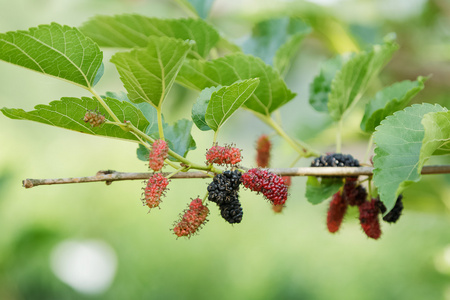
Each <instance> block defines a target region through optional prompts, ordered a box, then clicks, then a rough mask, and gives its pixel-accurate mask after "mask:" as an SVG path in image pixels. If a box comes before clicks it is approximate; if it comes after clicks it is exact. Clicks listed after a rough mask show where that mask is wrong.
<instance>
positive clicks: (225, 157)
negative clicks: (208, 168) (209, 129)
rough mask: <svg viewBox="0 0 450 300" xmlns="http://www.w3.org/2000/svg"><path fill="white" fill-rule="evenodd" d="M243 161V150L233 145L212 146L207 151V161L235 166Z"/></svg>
mask: <svg viewBox="0 0 450 300" xmlns="http://www.w3.org/2000/svg"><path fill="white" fill-rule="evenodd" d="M240 162H241V150H240V149H238V148H234V147H231V146H227V145H226V146H224V147H222V146H218V145H214V146H212V147H211V148H210V149H209V150H208V151H207V152H206V163H207V164H216V165H219V166H220V165H229V166H234V165H236V164H238V163H240Z"/></svg>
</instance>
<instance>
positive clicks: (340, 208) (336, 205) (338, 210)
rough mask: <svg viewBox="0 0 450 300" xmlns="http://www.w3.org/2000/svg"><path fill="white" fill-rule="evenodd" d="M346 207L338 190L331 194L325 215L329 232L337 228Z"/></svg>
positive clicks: (346, 204) (333, 231)
mask: <svg viewBox="0 0 450 300" xmlns="http://www.w3.org/2000/svg"><path fill="white" fill-rule="evenodd" d="M347 207H348V203H347V202H346V201H345V198H344V197H342V195H341V192H340V191H339V192H337V193H336V194H334V195H333V198H332V199H331V202H330V207H329V209H328V215H327V227H328V231H329V232H331V233H335V232H336V231H338V230H339V227H340V226H341V223H342V220H343V219H344V216H345V213H346V212H347Z"/></svg>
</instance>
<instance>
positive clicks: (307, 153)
mask: <svg viewBox="0 0 450 300" xmlns="http://www.w3.org/2000/svg"><path fill="white" fill-rule="evenodd" d="M255 115H256V116H257V117H258V118H260V119H261V121H263V122H264V123H266V124H267V125H269V126H270V127H272V128H273V129H274V130H275V131H276V132H277V133H278V134H279V135H280V136H281V137H282V138H283V139H284V140H285V141H286V142H288V143H289V145H291V147H292V148H294V150H295V151H297V152H298V154H300V155H301V156H302V157H311V156H319V155H320V154H319V153H318V152H316V151H314V150H312V149H311V147H309V146H308V145H306V144H305V143H303V142H301V141H298V140H297V141H294V140H293V139H291V137H289V135H288V134H287V133H286V132H285V131H284V130H283V128H281V126H279V125H278V124H277V123H276V122H275V121H274V120H273V119H272V118H271V117H270V116H268V115H262V114H257V113H255Z"/></svg>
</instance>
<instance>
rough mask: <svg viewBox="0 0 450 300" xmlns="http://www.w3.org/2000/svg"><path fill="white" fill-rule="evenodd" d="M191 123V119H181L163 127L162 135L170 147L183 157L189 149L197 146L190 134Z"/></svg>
mask: <svg viewBox="0 0 450 300" xmlns="http://www.w3.org/2000/svg"><path fill="white" fill-rule="evenodd" d="M193 124H194V123H193V122H192V121H189V120H186V119H181V120H178V121H177V122H176V123H175V124H173V125H168V126H165V127H164V137H165V139H167V140H168V141H169V146H170V149H172V150H173V151H175V152H176V153H177V154H179V155H181V156H183V157H185V156H186V155H187V153H188V152H189V151H190V150H195V149H196V148H197V147H196V144H195V141H194V139H193V138H192V135H191V129H192V125H193ZM169 158H170V157H169Z"/></svg>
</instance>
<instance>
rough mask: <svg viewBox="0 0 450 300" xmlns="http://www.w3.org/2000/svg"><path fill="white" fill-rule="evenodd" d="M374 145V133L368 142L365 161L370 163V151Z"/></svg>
mask: <svg viewBox="0 0 450 300" xmlns="http://www.w3.org/2000/svg"><path fill="white" fill-rule="evenodd" d="M372 146H373V134H372V135H371V136H370V139H369V142H368V143H367V150H366V154H365V155H364V160H363V162H364V163H366V164H368V163H369V159H370V153H371V152H372Z"/></svg>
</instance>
